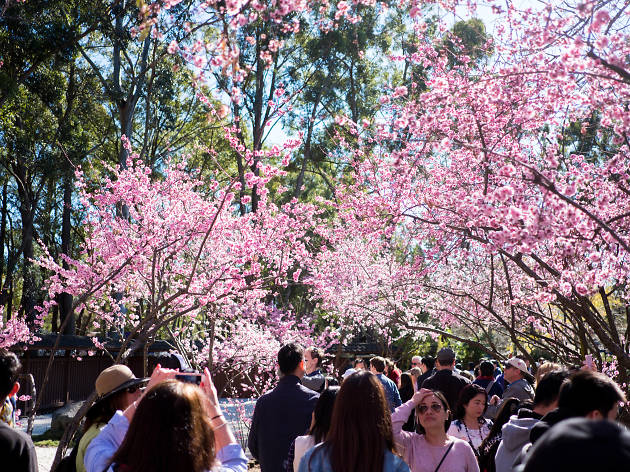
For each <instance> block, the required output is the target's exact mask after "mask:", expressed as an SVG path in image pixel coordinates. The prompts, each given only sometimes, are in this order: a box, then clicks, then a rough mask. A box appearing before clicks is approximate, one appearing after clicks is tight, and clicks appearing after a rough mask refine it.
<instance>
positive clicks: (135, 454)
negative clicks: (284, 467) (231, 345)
mask: <svg viewBox="0 0 630 472" xmlns="http://www.w3.org/2000/svg"><path fill="white" fill-rule="evenodd" d="M176 374H177V372H176V371H174V370H170V369H161V368H159V367H158V368H156V369H155V370H154V371H153V375H152V376H151V380H150V381H149V385H148V387H147V391H146V392H144V393H143V395H142V398H141V399H140V400H139V401H135V402H133V403H132V404H131V405H130V406H129V407H127V409H126V410H125V411H124V413H123V412H120V411H117V412H116V414H115V415H114V416H113V418H112V419H111V420H110V421H109V423H107V426H105V428H103V431H102V432H101V434H99V435H98V436H97V437H96V438H94V440H93V441H92V443H91V444H90V446H89V447H88V449H87V451H86V453H85V466H86V469H87V472H104V471H107V472H141V471H151V472H167V471H168V472H180V471H181V472H184V471H185V472H206V471H209V470H212V471H225V472H227V471H231V472H245V471H246V470H247V459H246V458H245V455H244V454H243V450H242V449H241V446H239V445H238V444H237V443H236V440H235V439H234V436H233V434H232V431H231V430H230V427H229V425H228V423H227V421H226V420H225V418H224V416H223V414H222V413H221V410H220V408H219V404H218V399H217V391H216V389H215V388H214V385H213V384H212V380H211V379H210V373H209V372H208V369H205V371H204V375H203V376H202V382H201V386H200V387H198V386H197V385H194V384H191V383H184V382H180V381H178V380H175V379H174V377H175V375H176ZM215 451H216V454H215Z"/></svg>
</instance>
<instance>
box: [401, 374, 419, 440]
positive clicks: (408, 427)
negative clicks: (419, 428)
mask: <svg viewBox="0 0 630 472" xmlns="http://www.w3.org/2000/svg"><path fill="white" fill-rule="evenodd" d="M398 393H399V394H400V401H402V402H403V403H405V402H408V401H409V400H411V397H413V394H414V393H415V390H414V388H413V377H412V376H411V375H410V374H409V373H407V372H404V373H403V374H402V375H401V376H400V388H399V389H398ZM403 429H404V430H405V431H415V430H416V425H415V422H414V421H413V412H412V413H411V414H410V415H409V419H408V420H407V421H406V422H405V424H404V425H403Z"/></svg>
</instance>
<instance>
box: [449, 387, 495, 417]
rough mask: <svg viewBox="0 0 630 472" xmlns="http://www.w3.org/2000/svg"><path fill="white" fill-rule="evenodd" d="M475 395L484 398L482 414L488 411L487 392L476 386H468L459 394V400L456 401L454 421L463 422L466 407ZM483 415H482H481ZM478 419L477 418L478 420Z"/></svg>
mask: <svg viewBox="0 0 630 472" xmlns="http://www.w3.org/2000/svg"><path fill="white" fill-rule="evenodd" d="M477 395H483V396H484V402H485V405H486V406H485V407H484V409H483V412H484V413H485V412H486V410H487V409H488V392H486V389H485V388H483V387H482V386H481V385H477V384H468V385H466V386H465V387H464V388H462V391H461V392H460V393H459V400H458V401H457V408H456V409H455V419H456V420H463V419H464V416H466V405H468V403H469V402H470V400H472V399H473V398H475V397H476V396H477ZM482 415H483V414H482ZM478 419H479V418H478Z"/></svg>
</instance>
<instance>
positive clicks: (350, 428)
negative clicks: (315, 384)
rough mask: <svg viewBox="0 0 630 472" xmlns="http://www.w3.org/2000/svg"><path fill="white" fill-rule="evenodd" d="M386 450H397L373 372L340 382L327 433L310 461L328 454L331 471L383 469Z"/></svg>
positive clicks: (381, 387)
mask: <svg viewBox="0 0 630 472" xmlns="http://www.w3.org/2000/svg"><path fill="white" fill-rule="evenodd" d="M386 449H387V450H389V451H391V452H395V450H396V449H395V446H394V435H393V433H392V419H391V414H390V412H389V407H388V406H387V400H386V399H385V392H384V390H383V386H382V385H381V382H380V381H379V380H378V378H377V377H376V376H375V375H373V374H371V373H370V372H366V371H360V372H357V373H355V374H352V375H351V376H349V377H348V378H347V379H346V380H344V381H343V384H341V389H340V390H339V394H338V395H337V400H336V401H335V407H334V408H333V414H332V420H331V425H330V430H329V431H328V436H327V438H326V441H325V442H324V445H323V447H319V448H317V449H316V451H315V452H314V453H313V454H312V455H311V460H312V459H313V457H314V456H315V454H324V453H327V454H328V457H329V458H330V466H331V469H332V470H336V471H343V472H346V471H358V470H360V471H361V472H382V471H383V462H384V458H385V450H386ZM309 470H310V461H309Z"/></svg>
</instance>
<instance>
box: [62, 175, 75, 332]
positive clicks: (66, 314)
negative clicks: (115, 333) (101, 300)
mask: <svg viewBox="0 0 630 472" xmlns="http://www.w3.org/2000/svg"><path fill="white" fill-rule="evenodd" d="M72 183H73V182H72V173H71V172H70V171H68V172H66V174H65V176H64V182H63V214H62V215H63V216H62V224H61V253H62V254H65V255H66V256H68V257H70V247H71V246H70V244H71V241H70V230H71V226H70V223H71V222H70V216H71V211H72ZM63 268H64V269H69V266H68V263H67V262H66V261H65V259H64V260H63ZM66 318H69V319H68V322H67V323H66V327H65V329H64V330H63V334H75V332H76V322H75V317H74V310H73V309H72V295H70V294H69V293H62V294H61V295H60V296H59V320H60V323H61V324H63V322H64V320H65V319H66Z"/></svg>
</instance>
